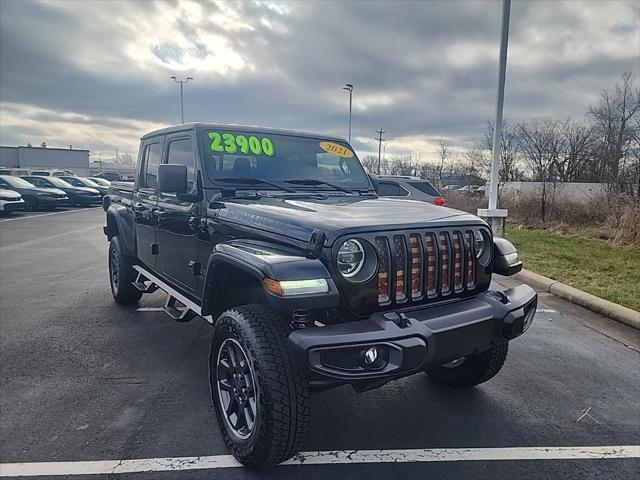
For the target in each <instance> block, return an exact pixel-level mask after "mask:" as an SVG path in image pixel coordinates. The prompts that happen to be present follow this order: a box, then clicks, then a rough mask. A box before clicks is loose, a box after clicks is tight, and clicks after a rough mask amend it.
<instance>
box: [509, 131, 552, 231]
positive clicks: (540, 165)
mask: <svg viewBox="0 0 640 480" xmlns="http://www.w3.org/2000/svg"><path fill="white" fill-rule="evenodd" d="M518 129H519V131H520V138H519V146H520V149H521V150H522V152H523V154H524V155H525V159H526V162H527V164H528V166H529V168H530V170H531V172H532V175H533V180H534V181H536V182H540V188H539V194H540V218H541V219H542V220H543V221H544V220H545V217H546V214H547V203H548V201H549V197H550V194H553V193H554V191H555V187H556V182H557V178H558V176H557V172H556V165H557V162H558V159H559V157H560V153H561V150H562V137H561V136H560V134H559V131H560V124H559V122H558V121H554V120H549V119H546V120H534V121H532V122H529V123H520V124H519V125H518ZM551 189H553V191H550V190H551ZM551 198H553V197H551Z"/></svg>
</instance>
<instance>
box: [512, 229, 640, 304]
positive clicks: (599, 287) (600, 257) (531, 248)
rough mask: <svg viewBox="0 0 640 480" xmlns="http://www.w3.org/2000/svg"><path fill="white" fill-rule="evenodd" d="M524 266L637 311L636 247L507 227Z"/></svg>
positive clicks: (639, 257)
mask: <svg viewBox="0 0 640 480" xmlns="http://www.w3.org/2000/svg"><path fill="white" fill-rule="evenodd" d="M507 238H508V239H509V240H510V241H512V242H513V244H514V245H515V246H516V248H517V249H518V253H519V255H520V258H521V259H522V261H523V262H524V268H526V269H528V270H532V271H534V272H537V273H540V274H542V275H545V276H547V277H550V278H553V279H554V280H558V281H560V282H563V283H566V284H568V285H571V286H573V287H575V288H578V289H580V290H584V291H586V292H589V293H591V294H593V295H596V296H598V297H601V298H605V299H607V300H609V301H612V302H614V303H618V304H620V305H624V306H626V307H629V308H633V309H634V310H638V311H640V249H638V248H634V247H630V246H626V247H623V246H618V245H612V244H611V242H609V241H605V240H599V239H596V238H591V237H586V236H584V235H579V234H571V235H567V234H564V233H557V232H551V231H549V230H536V229H525V228H518V227H514V226H509V227H507Z"/></svg>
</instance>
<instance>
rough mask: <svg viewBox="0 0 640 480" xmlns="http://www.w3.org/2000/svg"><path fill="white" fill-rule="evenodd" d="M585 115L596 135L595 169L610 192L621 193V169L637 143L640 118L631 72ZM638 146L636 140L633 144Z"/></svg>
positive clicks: (638, 94) (638, 93)
mask: <svg viewBox="0 0 640 480" xmlns="http://www.w3.org/2000/svg"><path fill="white" fill-rule="evenodd" d="M587 114H588V116H589V117H590V119H591V120H592V121H593V123H594V128H595V131H596V132H597V135H598V145H597V158H598V160H599V161H598V163H597V165H596V166H597V170H599V172H598V173H600V174H601V175H602V177H603V178H604V179H605V181H606V182H607V183H608V184H609V186H610V189H611V190H612V192H615V193H618V192H619V191H620V187H621V185H620V170H621V166H622V164H623V163H624V160H625V159H626V157H627V156H628V154H629V151H630V148H632V143H633V142H634V139H636V140H637V136H638V133H637V129H638V128H639V126H638V125H639V123H638V121H637V117H638V115H640V90H638V89H637V88H634V87H633V77H632V75H631V72H625V73H624V74H623V75H622V82H621V83H616V85H615V86H614V88H613V90H612V91H609V90H603V91H602V93H601V94H600V102H599V103H598V104H597V105H592V106H590V107H589V108H588V110H587ZM636 144H637V141H636Z"/></svg>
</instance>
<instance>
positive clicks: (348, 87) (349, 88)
mask: <svg viewBox="0 0 640 480" xmlns="http://www.w3.org/2000/svg"><path fill="white" fill-rule="evenodd" d="M342 89H343V90H346V91H347V92H349V142H351V101H352V99H353V85H352V84H350V83H346V84H345V86H344V87H342Z"/></svg>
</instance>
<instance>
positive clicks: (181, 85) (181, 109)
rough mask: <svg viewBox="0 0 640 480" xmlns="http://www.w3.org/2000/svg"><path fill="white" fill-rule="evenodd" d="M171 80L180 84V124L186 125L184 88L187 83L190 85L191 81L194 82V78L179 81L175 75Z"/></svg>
mask: <svg viewBox="0 0 640 480" xmlns="http://www.w3.org/2000/svg"><path fill="white" fill-rule="evenodd" d="M169 78H173V81H174V82H176V83H179V84H180V123H184V96H183V93H182V87H183V85H184V84H185V83H189V80H193V77H187V79H186V80H178V79H177V78H176V77H175V75H172V76H171V77H169Z"/></svg>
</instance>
